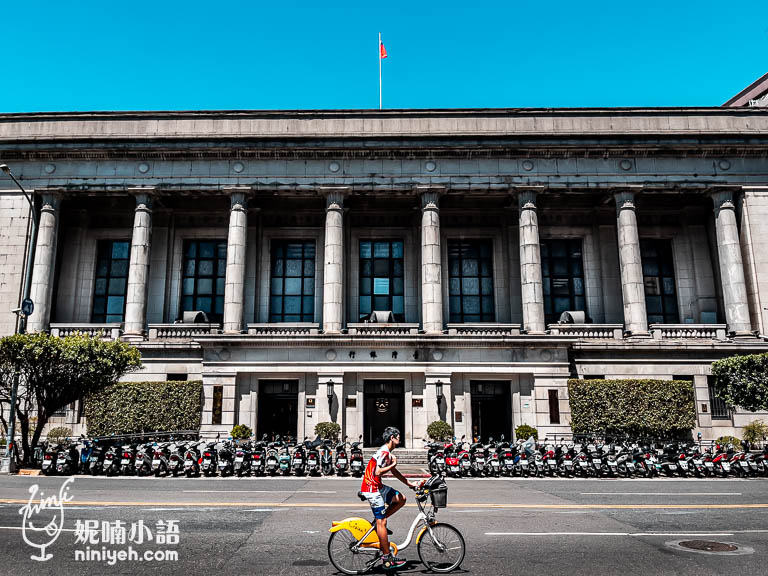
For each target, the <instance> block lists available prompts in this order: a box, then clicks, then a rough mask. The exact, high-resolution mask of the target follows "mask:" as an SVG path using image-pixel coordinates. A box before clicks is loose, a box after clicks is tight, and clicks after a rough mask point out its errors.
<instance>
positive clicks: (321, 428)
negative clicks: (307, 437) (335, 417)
mask: <svg viewBox="0 0 768 576" xmlns="http://www.w3.org/2000/svg"><path fill="white" fill-rule="evenodd" d="M315 434H316V435H317V436H320V438H322V439H323V440H333V441H334V442H337V441H338V439H339V434H341V426H339V424H338V422H318V423H317V424H315Z"/></svg>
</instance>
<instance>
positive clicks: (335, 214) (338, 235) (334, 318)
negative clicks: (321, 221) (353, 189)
mask: <svg viewBox="0 0 768 576" xmlns="http://www.w3.org/2000/svg"><path fill="white" fill-rule="evenodd" d="M343 209H344V194H343V192H340V191H333V192H328V193H327V195H326V204H325V259H324V260H323V331H324V332H326V333H332V334H338V333H340V332H341V329H342V327H343V321H344V214H343Z"/></svg>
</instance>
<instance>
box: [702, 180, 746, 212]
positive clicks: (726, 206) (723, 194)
mask: <svg viewBox="0 0 768 576" xmlns="http://www.w3.org/2000/svg"><path fill="white" fill-rule="evenodd" d="M741 189H742V187H741V186H716V187H714V188H711V189H710V190H709V196H710V198H712V203H713V204H714V205H715V215H717V214H719V213H720V211H721V210H736V202H735V201H734V197H735V196H736V195H737V194H738V193H739V192H741Z"/></svg>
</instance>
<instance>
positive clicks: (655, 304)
mask: <svg viewBox="0 0 768 576" xmlns="http://www.w3.org/2000/svg"><path fill="white" fill-rule="evenodd" d="M640 254H641V256H642V260H643V283H644V284H645V307H646V309H647V311H648V323H649V324H677V323H678V322H679V321H680V315H679V314H678V312H677V289H676V287H675V265H674V261H673V259H672V241H671V240H640Z"/></svg>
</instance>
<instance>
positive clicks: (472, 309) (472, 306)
mask: <svg viewBox="0 0 768 576" xmlns="http://www.w3.org/2000/svg"><path fill="white" fill-rule="evenodd" d="M463 311H464V313H465V314H479V313H480V298H479V297H478V296H464V306H463Z"/></svg>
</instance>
